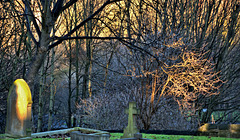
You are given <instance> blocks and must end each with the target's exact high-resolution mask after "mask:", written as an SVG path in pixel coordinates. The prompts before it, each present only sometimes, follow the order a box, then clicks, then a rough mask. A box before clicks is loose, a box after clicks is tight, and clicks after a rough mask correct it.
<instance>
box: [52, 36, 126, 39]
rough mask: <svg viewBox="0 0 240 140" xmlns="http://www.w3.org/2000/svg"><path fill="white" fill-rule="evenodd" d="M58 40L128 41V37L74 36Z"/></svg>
mask: <svg viewBox="0 0 240 140" xmlns="http://www.w3.org/2000/svg"><path fill="white" fill-rule="evenodd" d="M56 39H58V40H72V39H100V40H111V39H117V40H123V39H129V38H128V37H99V36H75V37H56Z"/></svg>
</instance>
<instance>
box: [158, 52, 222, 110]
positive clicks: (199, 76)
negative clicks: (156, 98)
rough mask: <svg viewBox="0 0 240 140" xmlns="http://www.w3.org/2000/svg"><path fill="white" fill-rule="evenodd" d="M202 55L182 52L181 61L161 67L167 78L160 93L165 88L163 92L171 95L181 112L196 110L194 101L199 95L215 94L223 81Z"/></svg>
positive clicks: (212, 65) (211, 64)
mask: <svg viewBox="0 0 240 140" xmlns="http://www.w3.org/2000/svg"><path fill="white" fill-rule="evenodd" d="M203 56H204V54H202V53H194V52H190V51H189V52H184V53H183V55H182V57H181V59H182V62H180V63H177V64H174V65H172V66H168V65H165V66H164V68H163V70H164V72H165V73H166V74H167V75H168V78H167V80H166V83H165V85H164V87H163V90H162V94H163V92H164V90H165V94H167V95H170V96H173V98H174V99H175V100H176V101H177V102H178V104H179V107H180V109H181V111H182V112H183V113H185V111H189V110H192V111H193V110H195V111H196V106H195V105H196V104H195V101H197V99H198V97H199V96H202V95H203V96H205V97H208V96H211V95H217V94H218V93H219V92H218V89H219V88H220V86H221V84H222V82H223V81H222V80H221V79H220V78H219V77H218V73H216V72H214V64H213V63H211V62H210V60H207V59H203ZM195 111H194V112H193V113H195Z"/></svg>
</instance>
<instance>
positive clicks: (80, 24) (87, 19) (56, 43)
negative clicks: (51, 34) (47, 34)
mask: <svg viewBox="0 0 240 140" xmlns="http://www.w3.org/2000/svg"><path fill="white" fill-rule="evenodd" d="M118 1H121V0H113V1H111V0H108V1H106V2H105V3H104V4H103V5H102V6H101V7H100V8H99V9H98V10H97V11H96V12H94V13H93V14H92V15H90V16H89V17H88V18H86V19H85V20H84V21H82V22H81V23H79V24H78V25H77V26H76V27H75V28H74V29H72V30H71V31H70V32H68V34H66V35H64V36H63V38H67V37H69V36H70V35H72V34H73V33H74V32H75V31H77V30H78V29H79V28H80V27H82V26H83V25H85V24H86V23H87V22H88V21H90V20H92V19H93V18H94V17H95V16H96V15H97V14H99V13H100V12H101V11H102V10H103V9H104V8H105V7H106V6H107V5H109V4H111V3H114V2H118ZM62 42H63V40H58V41H57V42H55V43H53V44H51V45H49V46H48V50H50V49H51V48H53V47H55V46H57V45H58V44H60V43H62Z"/></svg>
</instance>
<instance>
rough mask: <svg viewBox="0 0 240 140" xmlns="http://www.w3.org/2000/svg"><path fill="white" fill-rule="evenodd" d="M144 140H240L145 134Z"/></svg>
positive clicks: (233, 139) (113, 134)
mask: <svg viewBox="0 0 240 140" xmlns="http://www.w3.org/2000/svg"><path fill="white" fill-rule="evenodd" d="M122 135H123V134H122V133H111V138H110V139H120V137H121V136H122ZM143 138H148V139H156V140H179V139H181V138H183V139H184V140H240V139H236V138H222V137H206V136H182V135H156V134H144V133H143Z"/></svg>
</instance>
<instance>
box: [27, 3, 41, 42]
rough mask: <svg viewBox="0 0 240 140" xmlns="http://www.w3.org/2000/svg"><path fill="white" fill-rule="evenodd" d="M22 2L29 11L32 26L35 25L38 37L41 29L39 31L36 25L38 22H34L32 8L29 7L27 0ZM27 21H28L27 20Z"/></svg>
mask: <svg viewBox="0 0 240 140" xmlns="http://www.w3.org/2000/svg"><path fill="white" fill-rule="evenodd" d="M23 2H24V4H25V5H26V9H27V10H28V11H29V12H30V16H31V17H32V22H33V25H34V27H35V29H36V31H37V34H38V36H39V38H40V37H41V31H40V29H39V26H38V24H37V22H36V18H35V17H34V14H33V11H32V9H31V7H30V5H29V2H28V1H23ZM26 9H25V12H26ZM25 16H26V19H28V17H27V16H28V15H27V13H26V15H25ZM28 22H29V21H28Z"/></svg>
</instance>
